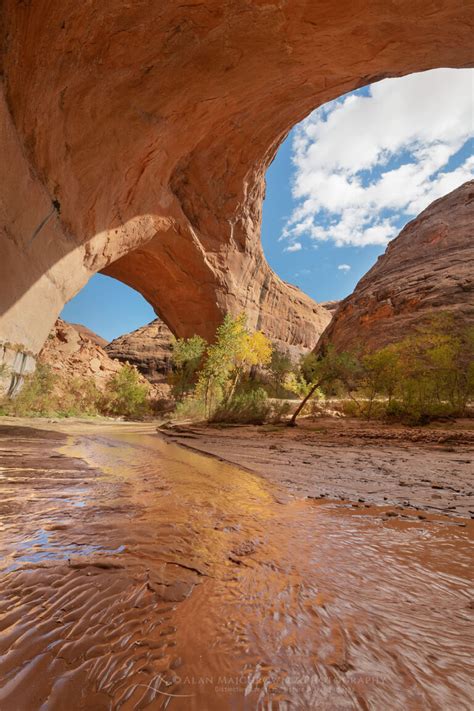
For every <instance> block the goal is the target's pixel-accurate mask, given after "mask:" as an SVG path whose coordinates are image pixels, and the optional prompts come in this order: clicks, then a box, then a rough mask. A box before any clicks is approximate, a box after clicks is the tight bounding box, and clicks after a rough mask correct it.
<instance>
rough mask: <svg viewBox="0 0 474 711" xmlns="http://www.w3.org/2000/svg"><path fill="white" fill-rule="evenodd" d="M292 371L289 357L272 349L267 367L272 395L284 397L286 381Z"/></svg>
mask: <svg viewBox="0 0 474 711" xmlns="http://www.w3.org/2000/svg"><path fill="white" fill-rule="evenodd" d="M292 371H293V363H292V361H291V358H290V356H289V355H288V354H287V353H284V352H283V351H279V350H277V349H276V348H274V349H273V351H272V355H271V359H270V363H269V366H268V373H269V377H270V385H271V390H272V394H273V395H274V396H275V397H286V394H287V387H286V381H287V379H288V377H289V375H290V374H291V373H292Z"/></svg>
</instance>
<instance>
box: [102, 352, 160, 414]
mask: <svg viewBox="0 0 474 711" xmlns="http://www.w3.org/2000/svg"><path fill="white" fill-rule="evenodd" d="M149 409H150V406H149V401H148V387H147V385H145V384H144V383H142V382H140V376H139V374H138V371H137V370H136V369H135V368H133V367H132V366H131V365H128V364H127V365H124V366H123V368H121V370H120V371H119V372H118V373H116V374H115V375H113V376H112V377H111V378H110V380H109V382H108V383H107V389H106V401H105V410H106V412H107V413H108V414H110V415H123V416H125V417H128V418H140V417H143V415H145V414H147V413H148V412H149Z"/></svg>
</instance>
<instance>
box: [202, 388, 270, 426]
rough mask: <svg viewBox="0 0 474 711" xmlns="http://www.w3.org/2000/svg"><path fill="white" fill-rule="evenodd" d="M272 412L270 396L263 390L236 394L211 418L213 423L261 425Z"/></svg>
mask: <svg viewBox="0 0 474 711" xmlns="http://www.w3.org/2000/svg"><path fill="white" fill-rule="evenodd" d="M270 412H271V405H270V403H269V401H268V395H267V393H266V391H265V390H264V389H263V388H256V389H255V390H249V391H247V392H241V393H236V394H235V395H234V396H233V397H232V399H231V400H230V401H229V402H227V403H225V404H222V405H220V406H219V407H218V408H217V410H216V411H215V412H214V415H213V416H212V417H211V418H210V420H211V422H229V423H236V424H249V425H250V424H252V425H261V424H263V422H265V421H266V420H267V418H268V417H269V415H270Z"/></svg>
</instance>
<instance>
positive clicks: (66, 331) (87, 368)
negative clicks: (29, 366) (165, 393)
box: [38, 319, 161, 396]
mask: <svg viewBox="0 0 474 711" xmlns="http://www.w3.org/2000/svg"><path fill="white" fill-rule="evenodd" d="M89 334H90V335H89ZM101 340H104V339H101V338H100V336H97V334H95V333H93V331H90V330H89V329H88V328H86V327H85V326H81V325H80V324H74V325H72V324H69V323H66V321H63V320H62V319H58V320H57V321H56V323H55V324H54V327H53V328H52V330H51V332H50V334H49V336H48V338H47V340H46V343H45V344H44V346H43V349H42V350H41V352H40V354H39V357H38V360H39V362H40V363H44V364H46V365H49V366H50V368H51V369H52V371H53V372H55V373H57V374H58V375H61V376H63V377H66V378H81V379H86V378H87V379H90V380H93V381H94V383H95V384H96V385H97V387H98V388H99V390H104V389H105V387H106V384H107V381H108V380H109V379H110V378H111V377H112V376H113V375H115V374H116V373H119V372H120V371H121V369H122V368H123V363H120V362H119V361H117V360H114V359H113V358H111V357H110V356H109V355H108V354H107V353H106V352H105V350H104V349H103V348H102V346H100V345H98V343H97V341H101ZM140 377H141V379H142V382H143V383H146V379H145V378H143V377H142V376H140ZM151 394H156V395H157V396H161V393H155V392H154V391H153V390H152V391H151Z"/></svg>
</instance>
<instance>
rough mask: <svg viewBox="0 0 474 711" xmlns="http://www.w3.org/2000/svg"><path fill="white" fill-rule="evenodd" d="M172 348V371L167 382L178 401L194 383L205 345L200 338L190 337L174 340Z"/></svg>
mask: <svg viewBox="0 0 474 711" xmlns="http://www.w3.org/2000/svg"><path fill="white" fill-rule="evenodd" d="M172 347H173V352H172V355H171V362H172V364H173V371H172V373H171V374H170V377H169V382H170V385H171V388H172V393H173V396H174V397H175V398H176V399H177V400H179V401H180V400H182V399H183V397H185V395H187V394H188V393H189V392H190V391H191V390H192V389H193V387H194V385H195V383H196V377H197V371H198V369H199V367H200V365H201V363H202V358H203V355H204V353H205V351H206V347H207V343H206V341H205V340H204V338H201V336H192V337H191V338H178V339H175V340H174V341H173V346H172Z"/></svg>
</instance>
